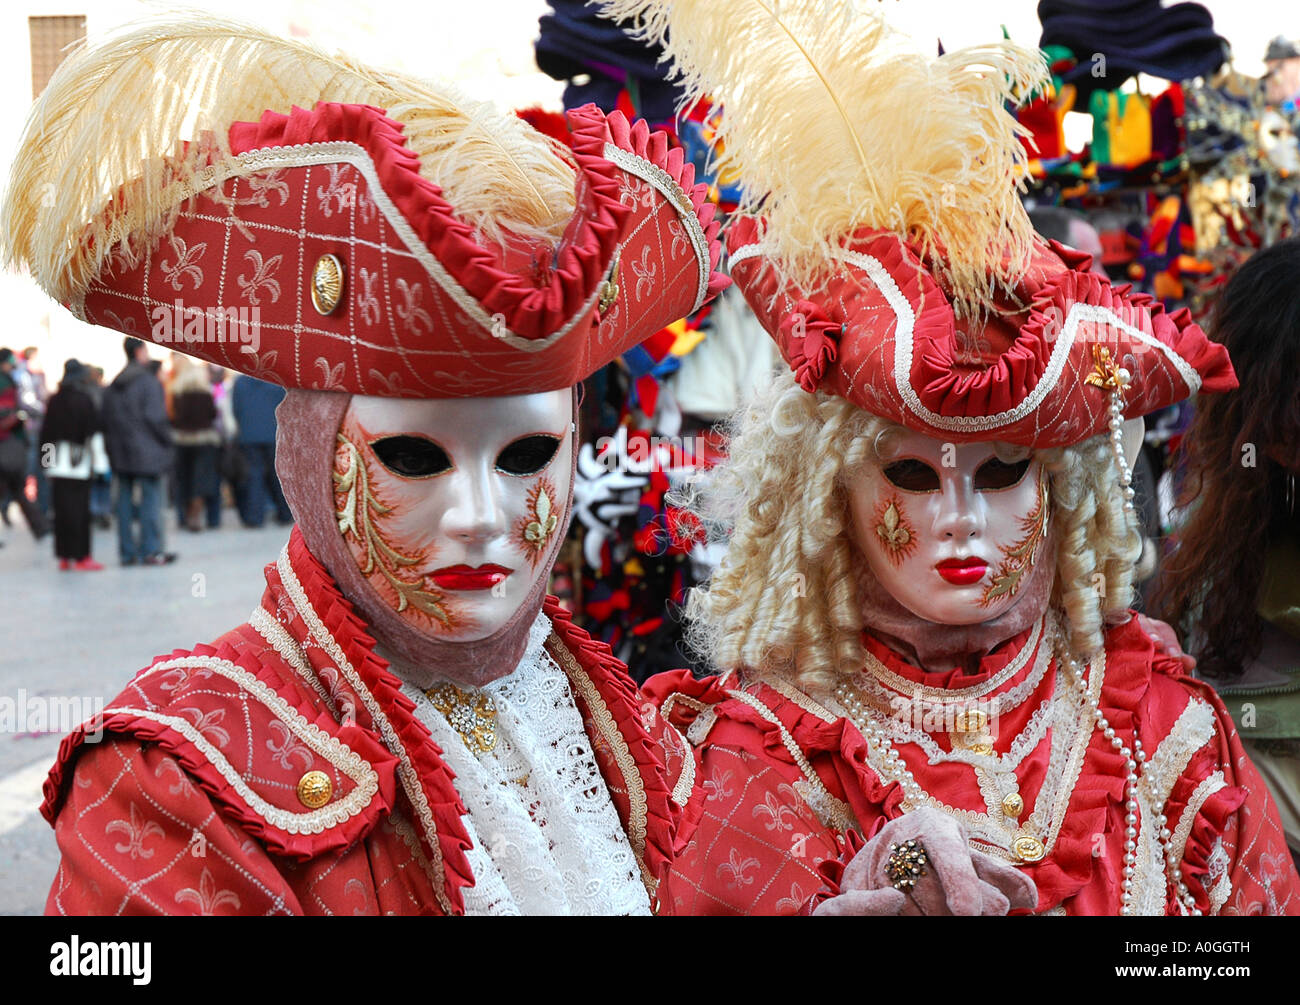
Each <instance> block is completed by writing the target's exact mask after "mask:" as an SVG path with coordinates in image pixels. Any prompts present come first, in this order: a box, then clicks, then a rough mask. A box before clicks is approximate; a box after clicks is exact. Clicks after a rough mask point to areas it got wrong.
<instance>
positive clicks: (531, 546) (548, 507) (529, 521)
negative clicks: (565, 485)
mask: <svg viewBox="0 0 1300 1005" xmlns="http://www.w3.org/2000/svg"><path fill="white" fill-rule="evenodd" d="M554 496H555V487H554V486H553V485H551V483H550V481H549V480H548V479H546V478H542V479H541V480H539V481H538V483H537V484H536V485H534V486H533V488H532V491H531V492H529V493H528V512H527V513H526V514H525V515H524V516H523V518H522V519H520V521H519V523H518V525H516V532H517V534H518V536H519V537H520V538H521V539H522V541H523V546H524V554H525V555H527V556H528V560H529V561H530V562H532V563H534V564H536V563H537V561H538V560H539V559H540V558H541V557H542V553H543V552H544V551H545V550H546V545H547V543H548V542H549V541H550V539H551V535H552V534H554V533H555V530H556V528H557V527H558V526H559V524H560V518H559V516H558V515H557V514H556V512H555V501H554Z"/></svg>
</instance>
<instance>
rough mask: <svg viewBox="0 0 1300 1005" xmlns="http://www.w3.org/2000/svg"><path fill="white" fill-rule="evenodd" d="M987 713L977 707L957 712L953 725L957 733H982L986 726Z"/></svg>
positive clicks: (987, 720)
mask: <svg viewBox="0 0 1300 1005" xmlns="http://www.w3.org/2000/svg"><path fill="white" fill-rule="evenodd" d="M988 724H989V716H988V713H987V712H985V711H983V710H982V709H978V708H969V709H966V710H965V711H962V712H958V713H957V715H956V719H955V722H954V725H956V727H957V732H959V733H982V732H984V730H985V729H986V728H987V727H988Z"/></svg>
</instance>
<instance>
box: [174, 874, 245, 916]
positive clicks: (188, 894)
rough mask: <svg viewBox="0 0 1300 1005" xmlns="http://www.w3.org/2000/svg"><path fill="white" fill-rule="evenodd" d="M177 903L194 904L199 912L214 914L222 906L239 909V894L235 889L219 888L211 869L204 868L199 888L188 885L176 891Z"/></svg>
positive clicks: (234, 909)
mask: <svg viewBox="0 0 1300 1005" xmlns="http://www.w3.org/2000/svg"><path fill="white" fill-rule="evenodd" d="M176 903H178V904H193V905H194V906H195V907H196V908H198V912H199V914H202V915H208V916H210V915H214V914H216V913H217V911H218V910H219V909H220V908H223V907H229V908H230V909H231V910H232V911H238V910H239V895H238V894H236V893H235V892H234V891H233V890H218V889H217V881H216V880H215V879H213V878H212V872H211V870H209V869H207V868H206V867H205V868H204V870H203V872H202V873H201V874H200V876H199V888H198V889H197V890H196V889H194V888H193V887H187V888H186V889H184V890H178V891H177V892H176Z"/></svg>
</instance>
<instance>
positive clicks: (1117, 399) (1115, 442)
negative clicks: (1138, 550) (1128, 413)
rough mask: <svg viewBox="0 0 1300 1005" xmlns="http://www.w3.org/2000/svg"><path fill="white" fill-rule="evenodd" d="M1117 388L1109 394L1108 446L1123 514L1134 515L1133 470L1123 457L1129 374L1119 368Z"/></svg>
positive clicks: (1116, 375) (1117, 371)
mask: <svg viewBox="0 0 1300 1005" xmlns="http://www.w3.org/2000/svg"><path fill="white" fill-rule="evenodd" d="M1115 377H1116V384H1117V386H1116V387H1115V389H1114V390H1113V391H1111V394H1110V446H1111V449H1112V450H1113V451H1114V453H1115V467H1116V469H1117V470H1118V471H1119V484H1120V488H1121V490H1122V491H1123V494H1124V513H1125V515H1126V516H1132V515H1133V513H1134V506H1133V498H1134V496H1135V495H1137V493H1136V492H1135V491H1134V489H1133V468H1132V466H1131V465H1130V464H1129V462H1128V458H1127V457H1126V456H1125V455H1124V388H1125V387H1126V386H1127V385H1128V382H1129V372H1128V370H1126V369H1124V367H1122V366H1121V367H1120V368H1119V369H1118V370H1116V371H1115Z"/></svg>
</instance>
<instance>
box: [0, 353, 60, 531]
mask: <svg viewBox="0 0 1300 1005" xmlns="http://www.w3.org/2000/svg"><path fill="white" fill-rule="evenodd" d="M17 365H18V360H17V357H16V356H15V355H14V352H13V350H12V349H0V489H2V490H3V492H4V493H6V494H7V498H6V499H5V506H6V507H7V506H8V500H9V499H12V500H13V501H14V502H16V503H17V504H18V508H19V509H21V510H22V512H23V518H24V519H26V521H27V526H28V527H30V528H31V531H32V535H33V536H34V537H35V538H36V540H38V541H39V540H40V539H41V538H43V537H44V536H45V535H46V534H48V533H49V526H48V524H47V523H46V520H45V515H44V514H43V513H42V512H41V511H40V508H39V507H38V506H37V505H36V504H35V503H34V502H32V501H31V500H30V499H28V498H27V471H28V465H29V463H30V446H29V439H28V434H27V430H26V423H27V420H28V418H29V415H28V413H27V411H26V410H25V409H24V408H23V406H22V405H21V403H20V401H19V396H20V394H21V389H20V387H19V384H18V381H17V380H16V379H15V376H14V371H15V369H16V368H17Z"/></svg>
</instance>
